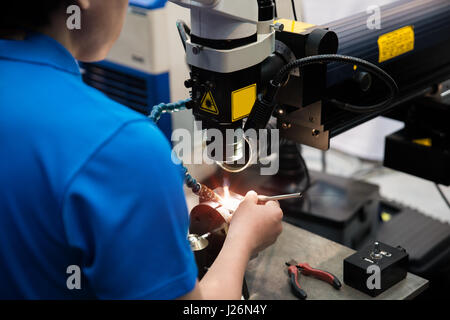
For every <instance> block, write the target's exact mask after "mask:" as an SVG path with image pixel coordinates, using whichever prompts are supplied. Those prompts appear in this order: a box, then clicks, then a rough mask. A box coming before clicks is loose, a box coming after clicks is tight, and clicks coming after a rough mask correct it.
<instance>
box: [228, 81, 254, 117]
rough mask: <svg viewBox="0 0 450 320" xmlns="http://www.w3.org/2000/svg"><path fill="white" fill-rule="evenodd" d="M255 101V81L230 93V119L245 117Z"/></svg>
mask: <svg viewBox="0 0 450 320" xmlns="http://www.w3.org/2000/svg"><path fill="white" fill-rule="evenodd" d="M255 101H256V83H255V84H252V85H250V86H248V87H245V88H242V89H239V90H236V91H233V92H232V93H231V117H232V121H233V122H234V121H238V120H240V119H242V118H245V117H247V116H248V115H249V114H250V112H251V111H252V108H253V105H254V104H255Z"/></svg>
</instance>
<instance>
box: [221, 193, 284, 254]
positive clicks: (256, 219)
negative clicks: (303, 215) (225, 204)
mask: <svg viewBox="0 0 450 320" xmlns="http://www.w3.org/2000/svg"><path fill="white" fill-rule="evenodd" d="M282 218H283V211H282V210H281V208H280V205H279V204H278V202H275V201H269V202H267V203H265V204H264V205H258V195H257V194H256V192H254V191H250V192H248V193H247V195H246V196H245V199H244V200H243V201H242V202H241V204H240V205H239V207H238V209H237V210H236V211H235V212H234V214H233V217H232V219H231V222H230V228H229V230H228V236H227V237H228V238H230V239H236V240H238V241H241V242H242V244H243V245H246V246H248V247H247V249H249V250H250V251H249V252H250V255H256V254H257V253H258V252H260V251H261V250H264V249H265V248H267V247H269V246H270V245H272V244H274V243H275V241H276V240H277V238H278V236H279V235H280V233H281V231H282V225H281V220H282Z"/></svg>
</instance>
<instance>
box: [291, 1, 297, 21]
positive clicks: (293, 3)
mask: <svg viewBox="0 0 450 320" xmlns="http://www.w3.org/2000/svg"><path fill="white" fill-rule="evenodd" d="M291 4H292V13H293V14H294V20H295V21H298V19H297V10H295V1H294V0H291Z"/></svg>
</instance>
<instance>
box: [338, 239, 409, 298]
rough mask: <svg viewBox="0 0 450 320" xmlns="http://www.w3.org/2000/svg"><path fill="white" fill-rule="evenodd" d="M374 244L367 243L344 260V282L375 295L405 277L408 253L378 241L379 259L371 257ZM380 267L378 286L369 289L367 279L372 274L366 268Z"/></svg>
mask: <svg viewBox="0 0 450 320" xmlns="http://www.w3.org/2000/svg"><path fill="white" fill-rule="evenodd" d="M373 249H374V245H373V244H372V245H369V246H367V247H365V248H364V249H362V250H360V251H358V252H356V253H355V254H353V255H351V256H350V257H348V258H346V259H345V260H344V282H345V284H347V285H348V286H350V287H352V288H355V289H357V290H359V291H362V292H364V293H367V294H368V295H370V296H372V297H375V296H377V295H379V294H381V293H383V292H384V291H386V290H388V289H389V288H390V287H392V286H393V285H395V284H397V283H398V282H400V281H401V280H403V279H405V278H406V274H407V270H408V258H409V256H408V254H407V253H406V250H405V249H403V248H401V247H397V248H394V247H391V246H389V245H387V244H384V243H381V242H379V250H380V253H381V255H382V258H380V259H374V258H373V257H374V256H373ZM372 265H377V266H378V267H379V268H380V272H381V273H380V287H379V289H378V288H373V289H369V287H368V286H367V280H368V279H369V277H371V276H372V273H368V272H367V271H368V268H369V267H370V266H372Z"/></svg>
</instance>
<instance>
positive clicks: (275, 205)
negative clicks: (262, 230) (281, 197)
mask: <svg viewBox="0 0 450 320" xmlns="http://www.w3.org/2000/svg"><path fill="white" fill-rule="evenodd" d="M266 206H268V207H277V208H279V207H280V203H279V202H278V201H267V202H266Z"/></svg>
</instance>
